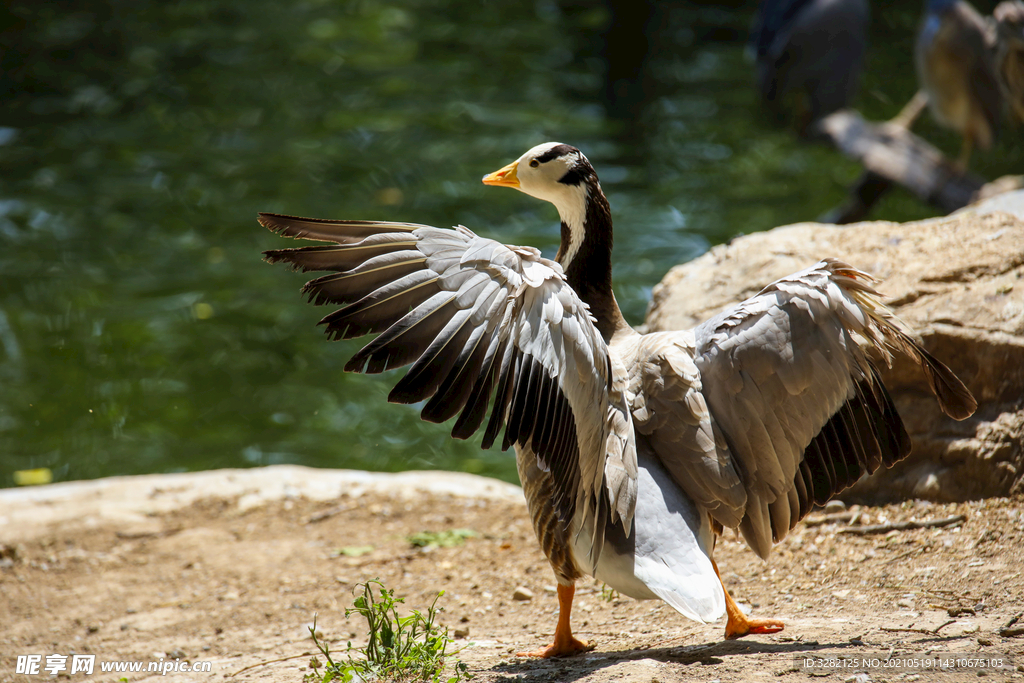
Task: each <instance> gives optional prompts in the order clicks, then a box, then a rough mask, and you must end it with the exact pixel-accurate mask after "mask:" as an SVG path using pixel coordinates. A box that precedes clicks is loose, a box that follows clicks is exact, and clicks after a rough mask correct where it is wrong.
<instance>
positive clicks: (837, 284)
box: [631, 260, 977, 557]
mask: <svg viewBox="0 0 1024 683" xmlns="http://www.w3.org/2000/svg"><path fill="white" fill-rule="evenodd" d="M871 281H872V280H871V278H870V276H868V275H866V274H865V273H863V272H861V271H858V270H856V269H854V268H852V267H851V266H848V265H846V264H844V263H841V262H839V261H834V260H826V261H822V262H819V263H818V264H816V265H815V266H812V267H811V268H808V269H806V270H803V271H801V272H798V273H795V274H793V275H790V276H788V277H786V278H783V279H781V280H778V281H776V282H774V283H772V284H771V285H769V286H768V287H766V288H765V289H764V290H762V291H761V292H760V293H759V294H757V295H756V296H754V297H752V298H750V299H748V300H746V301H744V302H742V303H740V304H738V305H736V306H734V307H732V308H730V309H728V310H726V311H725V312H723V313H722V314H720V315H718V316H716V317H714V318H712V319H711V320H709V321H707V322H705V323H704V324H703V325H701V326H699V327H698V328H696V330H694V331H693V332H663V333H654V334H649V335H645V336H644V337H642V338H641V341H640V343H639V345H638V350H637V362H636V363H635V364H634V368H635V372H634V375H635V376H634V377H633V378H631V386H632V387H634V389H635V391H636V393H637V395H638V399H637V402H636V404H635V408H634V412H633V417H634V421H635V427H636V430H637V432H638V433H640V434H642V435H646V436H647V438H649V439H650V440H651V442H652V445H653V447H654V449H655V451H656V452H657V453H658V455H659V457H660V458H661V460H662V462H663V463H664V464H665V466H666V469H668V470H669V472H670V474H671V475H672V477H673V479H674V480H675V481H676V482H677V483H678V484H679V485H680V487H681V488H683V490H685V491H686V492H687V494H688V495H690V496H691V497H692V498H693V499H694V500H695V501H697V502H698V503H700V504H701V505H703V506H705V507H706V508H707V509H708V510H709V512H710V513H711V515H712V516H713V517H714V518H715V519H716V520H718V521H719V522H720V523H722V524H723V525H725V526H729V527H733V528H735V527H739V529H740V531H741V532H742V533H743V536H744V538H745V539H746V540H747V542H748V543H749V545H750V546H751V548H753V549H754V550H755V552H757V553H758V554H759V555H760V556H761V557H767V556H768V553H769V552H770V550H771V547H772V543H773V542H777V541H779V540H781V539H782V538H783V537H784V536H785V535H786V534H787V533H788V532H789V531H790V530H791V529H792V528H793V527H794V526H795V525H796V523H797V522H798V521H799V520H800V519H801V518H802V517H803V516H804V515H806V514H807V512H808V511H809V510H810V508H811V506H812V505H813V504H815V503H818V504H823V503H824V502H826V501H827V500H829V499H830V498H831V497H832V496H834V495H835V494H837V493H838V492H840V491H842V490H843V489H845V488H847V487H849V486H851V485H852V484H853V483H854V482H856V481H857V479H859V478H860V477H861V476H862V475H863V474H865V473H869V472H874V471H875V470H876V469H877V468H878V467H880V466H885V467H890V466H892V465H893V464H894V463H895V462H897V461H898V460H901V459H902V458H904V457H906V456H907V455H908V454H909V453H910V438H909V436H908V435H907V432H906V429H905V428H904V426H903V422H902V420H901V419H900V417H899V415H898V414H897V412H896V408H895V406H894V405H893V402H892V399H891V398H890V396H889V394H888V392H887V391H886V389H885V387H884V386H883V385H882V381H881V379H880V378H879V376H878V372H877V370H876V368H875V366H874V365H873V363H872V361H871V360H870V359H869V357H868V355H867V354H866V353H865V351H864V349H862V347H861V345H860V344H858V338H860V339H861V340H862V341H864V342H866V345H867V346H868V347H871V348H873V349H874V351H875V352H876V353H877V354H878V355H879V356H880V357H881V358H882V360H883V362H885V363H890V362H891V360H892V352H893V351H899V352H901V353H902V354H905V355H907V356H909V357H910V358H911V359H914V360H915V361H916V362H917V363H918V364H919V365H920V366H921V368H922V370H923V371H924V373H925V375H926V377H927V379H928V383H929V386H930V387H931V389H932V391H933V393H934V394H935V396H936V398H937V399H938V402H939V406H940V408H941V409H942V411H943V412H945V413H946V414H947V415H949V416H950V417H953V418H955V419H958V420H961V419H965V418H967V417H968V416H970V415H971V414H972V413H973V412H974V410H975V408H977V401H975V400H974V397H973V396H971V393H970V392H969V391H968V390H967V389H966V387H964V385H963V383H961V382H960V380H959V379H957V377H956V376H955V375H954V374H953V373H952V372H951V371H950V370H949V369H948V368H947V367H946V366H945V365H943V364H942V363H940V362H939V361H938V360H936V359H935V358H933V357H932V356H931V355H929V354H928V352H926V351H925V350H924V349H922V348H921V347H920V346H919V345H918V344H917V342H915V341H914V340H913V339H912V338H911V337H910V336H909V334H908V333H907V332H906V331H904V329H903V328H902V326H901V325H900V324H899V323H898V321H897V320H896V319H895V318H894V317H893V316H892V314H891V312H889V310H888V309H887V308H886V307H885V306H884V305H883V304H882V303H881V302H880V301H879V300H878V298H877V296H878V294H877V292H876V291H875V290H874V289H873V288H872V287H871V284H870V283H871Z"/></svg>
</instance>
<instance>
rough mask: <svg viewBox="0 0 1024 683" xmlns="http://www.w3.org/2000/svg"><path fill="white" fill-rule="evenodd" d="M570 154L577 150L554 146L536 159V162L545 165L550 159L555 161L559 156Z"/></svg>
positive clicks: (569, 147)
mask: <svg viewBox="0 0 1024 683" xmlns="http://www.w3.org/2000/svg"><path fill="white" fill-rule="evenodd" d="M572 152H579V150H578V149H576V148H575V147H573V146H571V145H564V144H563V145H555V146H554V147H552V148H551V149H549V150H548V151H546V152H544V153H543V154H541V155H540V156H539V157H537V161H539V162H540V163H542V164H546V163H547V162H549V161H551V160H552V159H557V158H558V157H560V156H563V155H565V154H570V153H572Z"/></svg>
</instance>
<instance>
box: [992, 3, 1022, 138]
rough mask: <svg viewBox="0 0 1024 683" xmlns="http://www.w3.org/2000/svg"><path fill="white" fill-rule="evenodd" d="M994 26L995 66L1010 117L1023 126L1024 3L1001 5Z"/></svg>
mask: <svg viewBox="0 0 1024 683" xmlns="http://www.w3.org/2000/svg"><path fill="white" fill-rule="evenodd" d="M992 18H993V20H994V22H995V32H994V39H995V47H994V50H993V52H994V55H993V62H994V65H995V70H996V76H997V77H998V78H999V84H1000V86H1002V90H1003V97H1004V98H1006V102H1007V104H1008V105H1009V109H1010V113H1011V115H1012V116H1013V117H1014V118H1015V119H1016V120H1017V121H1018V122H1024V2H1021V1H1020V0H1011V1H1008V2H1001V3H999V4H998V5H997V6H996V9H995V11H994V12H992Z"/></svg>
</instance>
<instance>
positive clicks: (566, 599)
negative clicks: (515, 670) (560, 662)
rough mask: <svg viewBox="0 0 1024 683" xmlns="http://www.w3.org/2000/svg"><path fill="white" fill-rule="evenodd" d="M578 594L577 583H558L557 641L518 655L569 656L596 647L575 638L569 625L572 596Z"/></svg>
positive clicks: (593, 644)
mask: <svg viewBox="0 0 1024 683" xmlns="http://www.w3.org/2000/svg"><path fill="white" fill-rule="evenodd" d="M575 594H576V585H575V584H573V585H569V586H563V585H562V584H558V626H556V627H555V642H553V643H551V644H550V645H548V646H547V647H545V648H542V649H540V650H534V651H533V652H519V653H517V654H516V656H518V657H543V658H545V659H547V658H548V657H568V656H571V655H575V654H579V653H580V652H589V651H590V650H593V649H594V647H595V645H596V644H595V643H594V642H593V641H592V642H589V643H587V642H585V641H582V640H577V639H576V638H573V635H572V628H571V627H570V626H569V614H570V612H572V597H573V596H574V595H575Z"/></svg>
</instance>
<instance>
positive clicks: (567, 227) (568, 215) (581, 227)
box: [552, 183, 589, 268]
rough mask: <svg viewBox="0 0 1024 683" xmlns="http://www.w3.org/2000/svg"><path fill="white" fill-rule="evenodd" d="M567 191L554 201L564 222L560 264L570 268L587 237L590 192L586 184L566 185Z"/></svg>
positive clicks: (559, 257)
mask: <svg viewBox="0 0 1024 683" xmlns="http://www.w3.org/2000/svg"><path fill="white" fill-rule="evenodd" d="M564 187H565V191H563V192H561V193H559V196H558V197H557V198H556V199H555V200H554V201H552V203H553V204H554V205H555V208H556V209H558V217H559V218H560V219H561V220H562V225H563V226H564V229H563V230H562V246H561V249H559V252H558V257H557V258H558V262H559V263H561V264H562V267H563V268H568V267H569V264H570V263H571V262H572V260H573V258H575V257H576V254H578V253H579V250H580V246H581V245H582V244H583V239H584V237H585V236H586V227H585V226H586V222H587V202H588V201H589V196H588V194H589V191H588V187H587V185H586V183H580V184H579V185H566V186H564Z"/></svg>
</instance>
